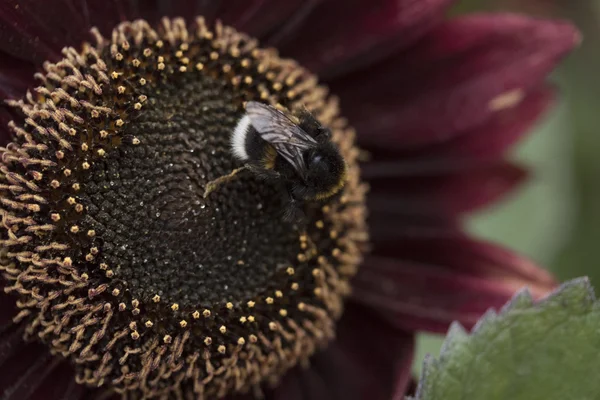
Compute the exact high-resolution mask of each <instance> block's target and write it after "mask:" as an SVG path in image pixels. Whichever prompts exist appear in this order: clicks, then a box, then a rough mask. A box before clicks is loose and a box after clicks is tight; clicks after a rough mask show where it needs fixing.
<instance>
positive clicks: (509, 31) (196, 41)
mask: <svg viewBox="0 0 600 400" xmlns="http://www.w3.org/2000/svg"><path fill="white" fill-rule="evenodd" d="M450 4H451V1H448V0H423V1H414V0H400V1H388V0H380V1H376V2H375V3H373V2H367V1H359V0H356V1H351V2H346V1H338V0H328V1H322V2H318V1H299V0H294V1H285V2H284V1H270V0H257V1H229V2H219V1H211V2H209V1H174V2H168V1H144V2H142V1H81V2H71V1H68V0H52V1H44V2H37V1H18V2H13V1H5V0H2V1H1V2H0V39H1V40H0V51H2V56H1V60H2V62H1V64H0V92H1V95H2V96H3V97H4V99H5V100H6V107H5V108H3V109H2V110H1V114H0V117H1V119H2V121H1V122H2V126H3V130H2V135H3V136H2V140H3V142H4V143H3V145H4V146H5V147H2V148H0V155H1V163H0V216H1V218H2V227H1V231H0V232H1V233H0V240H1V243H2V247H1V250H2V251H1V252H0V268H1V269H2V271H3V275H4V280H3V281H2V286H3V287H4V291H5V292H6V293H7V294H6V295H3V298H2V307H1V308H0V312H1V318H0V322H1V325H0V326H1V327H2V328H1V330H0V334H1V337H0V368H1V371H2V377H1V378H0V387H1V388H2V391H3V399H19V400H26V399H45V400H54V399H70V400H71V399H72V400H76V399H94V398H109V397H111V396H113V395H117V396H118V395H120V396H122V397H123V398H125V399H141V398H156V399H171V398H173V399H180V398H181V399H202V398H224V397H225V398H234V397H238V396H241V397H248V398H254V397H259V396H265V397H266V398H270V399H394V398H401V397H402V396H403V394H404V393H405V391H406V390H407V387H408V384H409V381H410V365H411V362H412V351H413V338H414V334H415V332H417V331H429V332H444V331H445V330H446V329H447V327H448V326H449V323H450V322H451V321H454V320H458V321H460V322H461V323H463V325H465V326H467V327H470V326H472V325H473V324H474V322H475V321H476V320H477V318H478V317H479V316H480V315H481V314H482V313H483V312H484V311H485V310H486V309H488V308H489V307H497V306H499V305H501V304H503V303H504V302H505V301H506V300H507V299H508V298H509V297H510V296H511V295H512V293H513V292H514V290H515V289H517V288H519V287H520V286H522V285H529V286H530V288H531V289H532V291H533V293H534V294H536V295H538V296H539V295H543V294H544V293H546V292H547V290H549V289H551V288H552V287H553V286H554V284H555V281H554V279H553V278H552V276H550V275H549V274H548V273H546V272H545V271H544V270H543V269H541V268H539V267H537V266H536V265H535V264H534V263H532V262H531V261H528V260H526V259H524V258H523V257H521V256H519V255H516V254H514V253H512V252H510V251H509V250H505V249H502V248H500V247H498V246H496V245H494V244H491V243H486V242H483V241H480V240H477V239H474V238H471V237H469V236H468V235H467V234H466V233H464V232H463V230H462V229H461V222H460V221H461V217H462V216H463V215H465V214H466V213H468V212H471V211H473V210H475V209H479V208H481V207H483V206H485V205H489V204H491V203H492V202H494V201H496V200H498V199H500V198H502V197H503V196H504V195H505V194H506V193H508V192H509V191H511V190H512V189H513V188H514V187H515V186H516V185H517V184H518V183H520V182H521V181H522V180H523V178H524V177H525V175H526V174H525V171H524V170H523V169H521V168H519V167H518V166H515V165H513V164H512V163H510V162H509V161H507V160H506V159H505V153H506V151H507V150H508V149H509V148H510V147H511V145H513V144H514V143H515V142H516V141H517V140H518V139H519V138H520V137H521V136H522V135H523V134H524V133H525V132H526V131H527V130H528V128H529V127H530V125H531V124H532V123H533V122H534V121H535V120H536V119H537V118H538V116H539V115H540V114H541V113H542V112H543V111H544V110H546V109H547V108H548V107H549V105H550V104H551V102H552V100H553V98H554V94H553V90H552V88H551V87H550V86H549V85H548V84H547V83H546V81H545V78H546V76H547V75H548V73H549V72H550V71H551V70H552V69H553V67H554V65H555V64H556V63H557V62H558V61H559V59H560V58H561V57H562V56H564V55H565V54H566V53H568V52H569V50H571V49H572V48H573V47H574V46H575V45H576V43H577V42H578V40H579V37H578V33H577V31H576V30H575V29H574V28H573V27H572V26H571V25H569V24H568V23H565V22H559V21H548V20H535V19H531V18H528V17H524V16H519V15H511V14H494V15H483V14H481V15H471V16H467V17H461V18H456V19H450V20H446V19H444V13H445V11H446V9H447V8H448V7H449V6H450ZM248 101H260V102H263V103H267V104H270V105H272V106H276V107H279V108H280V109H283V110H286V112H291V113H295V112H300V111H301V110H303V109H307V110H309V111H310V112H311V113H312V114H313V115H314V116H315V117H316V118H317V119H318V120H319V121H320V123H322V124H323V125H324V126H326V127H327V128H328V129H329V130H330V131H331V133H332V139H331V140H332V141H333V142H334V143H335V144H336V145H337V148H338V149H339V151H340V153H341V154H342V156H343V157H344V159H345V161H346V164H347V177H346V180H345V182H344V187H343V189H342V191H341V193H339V195H336V196H332V197H330V198H329V199H327V200H324V201H321V202H307V203H306V204H304V205H303V212H304V215H305V218H304V219H303V220H302V221H288V220H286V219H282V218H281V211H282V208H284V207H286V202H285V200H282V196H281V191H282V190H281V187H280V186H279V185H278V184H277V183H276V182H271V181H265V180H261V179H259V178H258V177H256V176H255V175H253V174H252V173H245V174H239V175H236V176H234V177H233V178H232V179H227V181H226V182H225V183H223V184H220V185H217V186H216V189H214V190H212V191H210V193H208V192H207V191H206V188H207V186H209V185H210V184H211V183H214V182H221V181H220V178H222V177H228V176H231V174H232V171H235V170H236V168H240V167H242V165H240V162H239V160H237V159H236V158H235V157H234V156H233V155H232V152H231V149H230V145H229V140H230V139H229V138H230V136H231V133H232V131H233V130H234V128H235V126H236V124H237V122H238V121H239V120H240V118H241V117H242V115H243V113H244V105H245V104H246V103H247V102H248ZM23 339H25V340H23Z"/></svg>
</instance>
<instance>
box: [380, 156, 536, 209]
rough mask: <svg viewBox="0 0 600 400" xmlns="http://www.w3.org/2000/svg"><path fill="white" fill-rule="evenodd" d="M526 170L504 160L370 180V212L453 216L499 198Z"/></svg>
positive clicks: (511, 188) (512, 187) (519, 181)
mask: <svg viewBox="0 0 600 400" xmlns="http://www.w3.org/2000/svg"><path fill="white" fill-rule="evenodd" d="M526 175H527V174H526V171H525V170H524V169H522V168H520V167H518V166H515V165H513V164H511V163H508V162H504V163H498V164H493V165H488V166H482V167H480V168H473V169H468V170H466V171H465V172H463V173H461V172H459V173H453V172H449V173H446V174H435V175H432V176H416V177H399V178H386V179H376V180H370V181H369V184H370V187H371V190H370V191H369V195H368V205H369V210H371V213H373V214H379V213H383V214H387V213H392V214H408V215H425V216H441V217H447V216H450V217H452V216H456V215H458V214H461V213H465V212H470V211H474V210H476V209H478V208H481V207H484V206H486V205H489V204H491V203H493V202H496V201H498V200H500V199H502V198H503V197H504V196H505V195H506V194H507V193H510V192H511V191H512V190H513V189H515V187H516V186H517V185H518V184H519V183H521V182H522V181H523V180H524V178H525V177H526Z"/></svg>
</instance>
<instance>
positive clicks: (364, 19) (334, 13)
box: [281, 0, 452, 77]
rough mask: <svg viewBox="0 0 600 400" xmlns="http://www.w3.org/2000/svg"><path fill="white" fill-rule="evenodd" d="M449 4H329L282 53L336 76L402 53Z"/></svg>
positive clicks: (406, 0) (426, 0) (420, 0)
mask: <svg viewBox="0 0 600 400" xmlns="http://www.w3.org/2000/svg"><path fill="white" fill-rule="evenodd" d="M450 3H452V0H376V1H364V0H354V1H348V0H331V1H326V2H323V3H322V4H320V5H319V6H318V7H316V8H315V9H314V10H313V12H312V13H311V14H310V15H309V16H308V18H307V19H306V21H305V22H304V24H303V26H304V29H303V30H302V32H301V34H299V35H297V36H296V38H295V39H294V40H293V41H291V42H289V43H286V44H285V46H284V47H283V48H282V49H281V50H282V54H283V55H285V56H288V57H291V58H294V59H296V60H298V61H300V63H302V64H303V65H304V66H306V67H308V68H309V69H310V70H312V71H314V72H316V73H318V74H319V75H320V76H321V77H324V76H332V75H338V74H341V73H343V72H348V71H350V70H353V69H357V68H359V67H363V66H365V65H367V64H371V63H373V62H375V61H377V60H380V59H382V58H384V57H386V56H388V55H390V54H392V53H393V52H394V51H397V50H399V49H402V48H406V47H407V46H408V45H410V44H411V43H413V42H414V41H416V39H417V38H419V37H421V36H422V35H424V34H425V33H426V32H427V31H428V30H429V29H430V28H431V27H432V26H433V25H434V24H436V23H437V22H439V21H441V19H442V17H443V14H444V11H445V9H446V8H447V7H448V5H449V4H450Z"/></svg>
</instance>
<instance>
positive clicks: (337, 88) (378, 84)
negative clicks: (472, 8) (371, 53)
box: [332, 14, 580, 148]
mask: <svg viewBox="0 0 600 400" xmlns="http://www.w3.org/2000/svg"><path fill="white" fill-rule="evenodd" d="M579 40H580V37H579V33H578V32H577V30H576V29H575V28H574V27H573V26H572V25H570V24H568V23H565V22H556V21H548V20H536V19H531V18H527V17H523V16H519V15H502V14H493V15H476V16H470V17H464V18H459V19H456V20H453V21H448V22H446V23H444V24H443V25H441V26H440V27H439V28H437V29H436V30H435V31H433V32H432V33H430V34H429V35H428V36H427V37H426V38H425V39H424V40H422V41H421V42H419V43H418V44H417V45H416V46H414V47H413V49H412V50H411V51H407V52H406V53H404V54H401V55H399V56H397V57H395V58H394V59H391V60H389V61H387V62H385V63H383V64H381V65H379V66H376V67H374V68H372V69H371V70H369V71H366V72H361V73H357V74H353V75H352V76H349V77H348V78H346V79H344V80H343V81H339V82H334V83H333V84H332V89H333V91H334V93H337V94H339V95H340V98H341V104H342V109H343V110H344V114H345V115H347V116H348V118H349V119H350V121H351V122H352V123H353V125H354V126H355V127H356V128H357V130H358V132H359V135H360V138H361V140H362V141H363V143H368V144H373V145H375V146H379V147H384V146H387V147H392V148H407V147H415V146H420V145H424V144H431V143H439V142H443V141H447V140H449V139H452V138H454V137H456V136H457V135H460V134H464V133H467V132H469V131H470V130H474V129H476V128H477V127H481V126H482V125H483V124H484V123H485V122H487V121H489V120H490V119H491V118H492V117H493V116H494V115H496V114H497V113H498V112H500V111H502V110H505V109H507V108H511V107H514V106H515V105H518V104H519V103H520V102H521V101H522V100H523V98H525V97H526V96H527V94H528V93H529V92H530V91H531V90H532V89H534V88H538V87H539V86H540V84H541V82H543V80H544V79H545V77H546V76H547V74H548V73H549V72H550V71H551V70H552V69H553V68H554V66H555V65H556V63H557V62H558V61H559V59H560V58H561V57H562V56H564V55H565V54H566V53H567V52H568V51H569V50H571V49H572V48H573V47H574V46H575V45H576V44H577V43H578V42H579Z"/></svg>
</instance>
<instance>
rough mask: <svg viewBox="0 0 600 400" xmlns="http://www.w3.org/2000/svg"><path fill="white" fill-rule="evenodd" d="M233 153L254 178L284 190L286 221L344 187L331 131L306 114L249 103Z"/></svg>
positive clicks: (233, 138) (343, 170)
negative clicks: (308, 202) (268, 180)
mask: <svg viewBox="0 0 600 400" xmlns="http://www.w3.org/2000/svg"><path fill="white" fill-rule="evenodd" d="M231 148H232V152H233V154H234V155H235V156H236V157H237V158H238V159H240V160H241V161H242V162H244V163H245V164H246V167H247V168H248V169H250V170H251V171H253V172H254V173H256V174H257V175H258V176H260V177H263V178H265V179H271V180H277V181H279V182H281V183H282V184H283V186H284V187H285V189H286V190H285V193H287V200H288V201H289V203H290V204H289V205H290V208H289V209H288V210H287V214H288V215H287V216H288V217H289V218H288V219H290V218H293V214H295V213H297V212H298V211H299V208H300V206H301V205H303V204H304V203H305V202H307V201H322V200H326V199H328V198H330V197H332V196H333V195H335V194H337V193H339V192H340V190H341V189H342V188H343V187H344V183H345V180H346V163H345V161H344V158H343V157H342V155H341V154H340V151H339V149H338V147H337V146H336V145H335V144H334V143H333V142H332V141H331V131H330V130H329V129H327V128H326V127H324V126H323V125H321V124H320V123H319V121H317V119H316V118H315V117H314V116H313V115H312V114H311V113H310V112H309V111H307V110H303V111H302V112H300V113H299V114H298V115H297V116H296V115H293V114H290V113H286V112H283V111H280V110H278V109H276V108H275V107H272V106H270V105H266V104H262V103H258V102H255V101H249V102H248V103H246V113H245V114H244V116H243V117H242V118H241V119H240V121H239V122H238V124H237V126H236V127H235V130H234V131H233V134H232V136H231Z"/></svg>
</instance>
